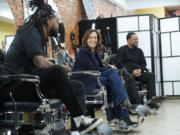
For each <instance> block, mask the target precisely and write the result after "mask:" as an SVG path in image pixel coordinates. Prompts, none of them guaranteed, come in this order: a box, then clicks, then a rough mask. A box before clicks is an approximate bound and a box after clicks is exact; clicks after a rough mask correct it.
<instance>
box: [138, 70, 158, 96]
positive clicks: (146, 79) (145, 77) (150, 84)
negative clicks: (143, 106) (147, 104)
mask: <svg viewBox="0 0 180 135" xmlns="http://www.w3.org/2000/svg"><path fill="white" fill-rule="evenodd" d="M135 80H137V81H142V82H143V83H144V84H146V88H147V99H151V98H152V97H153V96H156V91H155V76H154V74H153V73H151V72H144V73H142V75H141V76H140V77H137V78H135Z"/></svg>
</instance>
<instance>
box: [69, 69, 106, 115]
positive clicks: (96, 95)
mask: <svg viewBox="0 0 180 135" xmlns="http://www.w3.org/2000/svg"><path fill="white" fill-rule="evenodd" d="M100 74H101V73H100V72H99V71H89V70H88V71H75V72H71V73H70V75H80V76H82V75H92V76H95V77H96V78H97V81H98V83H99V84H100V81H99V77H100ZM80 78H81V77H80ZM80 78H79V77H78V78H76V80H78V81H81V79H80ZM73 79H75V78H73ZM89 83H91V82H89ZM85 104H86V108H87V115H90V116H91V117H95V109H97V108H98V109H99V108H101V107H102V109H103V110H104V109H105V108H106V106H107V94H106V90H105V88H104V87H103V86H102V85H101V84H100V87H99V88H97V89H94V90H88V91H85Z"/></svg>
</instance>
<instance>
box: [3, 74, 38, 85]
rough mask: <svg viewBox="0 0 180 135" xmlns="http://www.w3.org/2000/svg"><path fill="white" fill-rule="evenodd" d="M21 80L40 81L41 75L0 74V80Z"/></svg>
mask: <svg viewBox="0 0 180 135" xmlns="http://www.w3.org/2000/svg"><path fill="white" fill-rule="evenodd" d="M6 79H9V80H21V81H27V82H38V83H39V82H40V80H39V76H36V75H29V74H14V75H0V80H6Z"/></svg>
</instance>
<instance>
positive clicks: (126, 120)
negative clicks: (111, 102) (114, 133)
mask: <svg viewBox="0 0 180 135" xmlns="http://www.w3.org/2000/svg"><path fill="white" fill-rule="evenodd" d="M123 121H124V122H125V123H126V124H127V126H131V127H138V122H134V121H131V119H130V118H129V117H126V118H124V119H123Z"/></svg>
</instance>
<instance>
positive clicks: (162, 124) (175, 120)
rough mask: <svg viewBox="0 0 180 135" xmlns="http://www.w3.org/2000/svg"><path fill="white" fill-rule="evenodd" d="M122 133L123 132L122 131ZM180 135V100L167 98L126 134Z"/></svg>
mask: <svg viewBox="0 0 180 135" xmlns="http://www.w3.org/2000/svg"><path fill="white" fill-rule="evenodd" d="M122 134H123V133H122ZM127 134H128V135H180V100H167V101H164V102H163V104H162V105H161V108H160V109H159V110H158V112H157V113H156V114H152V115H150V116H148V117H146V119H145V122H144V123H143V124H142V125H141V126H140V127H139V128H138V129H135V130H134V131H131V132H129V133H126V135H127Z"/></svg>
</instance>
